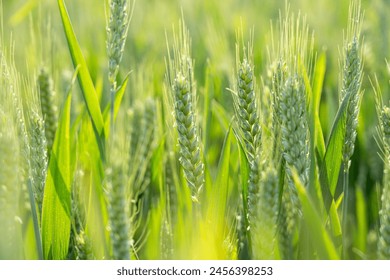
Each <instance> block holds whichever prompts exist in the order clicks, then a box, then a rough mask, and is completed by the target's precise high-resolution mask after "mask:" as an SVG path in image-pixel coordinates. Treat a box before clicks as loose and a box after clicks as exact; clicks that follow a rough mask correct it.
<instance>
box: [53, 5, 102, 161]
mask: <svg viewBox="0 0 390 280" xmlns="http://www.w3.org/2000/svg"><path fill="white" fill-rule="evenodd" d="M58 7H59V10H60V14H61V19H62V25H63V27H64V31H65V35H66V39H67V42H68V47H69V51H70V55H71V57H72V61H73V65H74V67H75V68H76V67H79V71H78V80H79V83H80V87H81V90H82V93H83V97H84V101H85V104H86V106H87V110H88V113H89V116H90V118H91V121H92V124H93V128H94V132H95V137H96V141H97V143H98V145H99V151H100V154H101V157H102V160H103V161H104V159H105V152H104V140H105V131H104V121H103V116H102V112H101V110H100V105H99V99H98V96H97V93H96V89H95V87H94V85H93V82H92V78H91V75H90V73H89V70H88V67H87V63H86V61H85V58H84V56H83V54H82V52H81V48H80V45H79V43H78V41H77V38H76V35H75V33H74V30H73V26H72V23H71V21H70V18H69V14H68V11H67V9H66V6H65V3H64V1H63V0H58Z"/></svg>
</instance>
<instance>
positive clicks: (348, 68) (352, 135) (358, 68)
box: [341, 37, 362, 169]
mask: <svg viewBox="0 0 390 280" xmlns="http://www.w3.org/2000/svg"><path fill="white" fill-rule="evenodd" d="M361 79H362V65H361V58H360V50H359V42H358V38H357V37H354V38H353V39H352V42H350V43H348V44H347V46H346V48H345V62H344V69H343V86H342V90H341V100H343V99H344V98H345V97H346V96H347V95H348V94H349V95H350V100H349V103H348V107H347V122H346V129H345V136H344V145H343V161H344V169H348V168H349V165H350V158H351V156H352V154H353V151H354V147H355V140H356V129H357V125H358V114H359V109H360V101H361V97H362V92H361V91H360V85H361Z"/></svg>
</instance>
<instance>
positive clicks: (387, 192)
mask: <svg viewBox="0 0 390 280" xmlns="http://www.w3.org/2000/svg"><path fill="white" fill-rule="evenodd" d="M379 116H380V128H381V135H382V141H383V150H384V151H383V152H384V170H383V191H382V198H381V201H382V208H381V210H380V212H379V219H380V228H379V242H378V249H379V256H380V257H381V258H382V259H387V260H388V259H390V108H389V107H387V106H383V109H382V110H381V112H380V113H379Z"/></svg>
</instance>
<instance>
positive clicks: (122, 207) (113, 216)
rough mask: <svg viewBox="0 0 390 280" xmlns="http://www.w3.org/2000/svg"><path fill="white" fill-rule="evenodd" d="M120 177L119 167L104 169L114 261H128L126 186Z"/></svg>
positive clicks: (121, 173)
mask: <svg viewBox="0 0 390 280" xmlns="http://www.w3.org/2000/svg"><path fill="white" fill-rule="evenodd" d="M122 176H123V172H122V170H121V167H120V166H117V165H112V166H110V168H107V169H106V191H107V193H108V194H107V196H108V201H107V202H108V216H109V227H110V236H111V244H112V258H113V259H114V260H128V259H130V237H129V232H130V231H129V230H130V220H129V214H128V205H127V199H126V197H127V193H126V185H125V183H124V182H123V180H122V179H123V177H122Z"/></svg>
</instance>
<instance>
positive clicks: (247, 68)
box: [233, 39, 261, 222]
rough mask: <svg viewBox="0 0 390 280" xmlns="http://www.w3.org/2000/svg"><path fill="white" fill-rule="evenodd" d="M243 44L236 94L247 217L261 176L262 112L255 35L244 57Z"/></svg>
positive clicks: (251, 214)
mask: <svg viewBox="0 0 390 280" xmlns="http://www.w3.org/2000/svg"><path fill="white" fill-rule="evenodd" d="M239 50H240V46H239V44H237V46H236V60H237V63H236V67H237V68H236V69H237V70H236V75H237V77H236V86H235V94H233V100H234V108H235V115H236V120H237V123H238V126H239V131H240V136H241V138H242V139H243V143H244V145H245V150H246V156H247V158H248V162H249V170H250V171H249V182H248V201H247V204H248V220H249V222H250V219H252V218H253V217H255V216H256V212H257V209H256V204H257V194H258V191H259V179H260V143H261V142H260V140H261V127H260V112H259V96H258V95H257V94H256V90H255V89H256V81H255V74H254V67H253V62H252V61H253V50H252V39H251V41H250V42H249V43H248V47H247V50H246V51H245V49H244V57H243V59H242V61H241V57H240V51H239Z"/></svg>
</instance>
